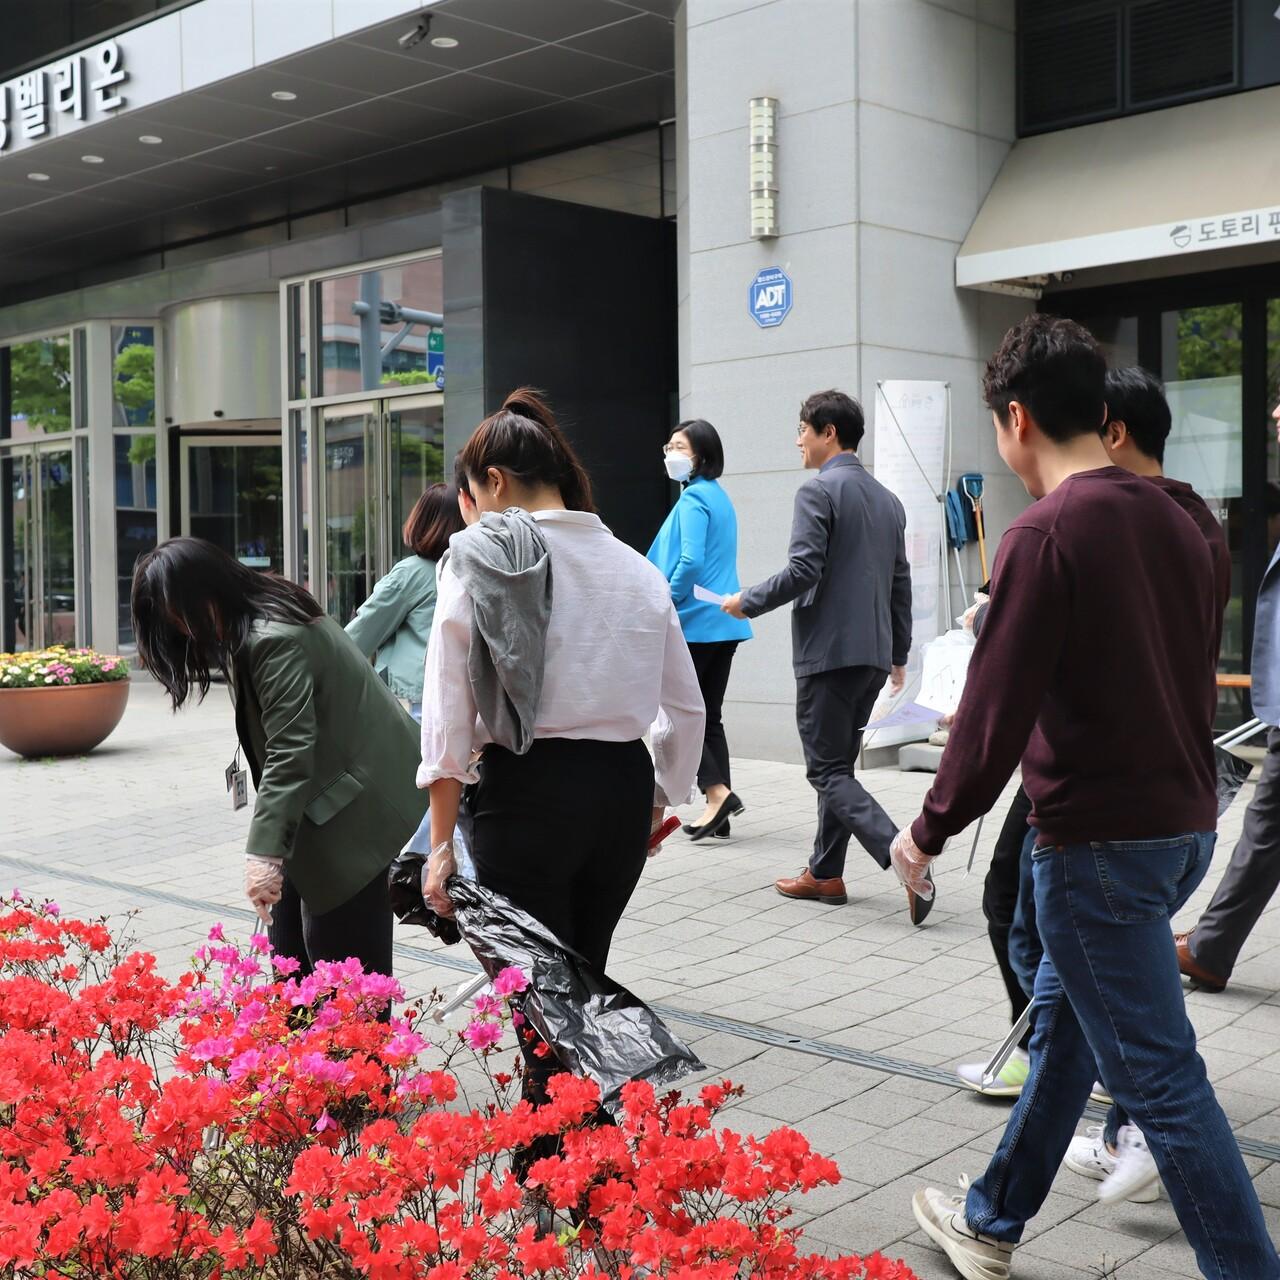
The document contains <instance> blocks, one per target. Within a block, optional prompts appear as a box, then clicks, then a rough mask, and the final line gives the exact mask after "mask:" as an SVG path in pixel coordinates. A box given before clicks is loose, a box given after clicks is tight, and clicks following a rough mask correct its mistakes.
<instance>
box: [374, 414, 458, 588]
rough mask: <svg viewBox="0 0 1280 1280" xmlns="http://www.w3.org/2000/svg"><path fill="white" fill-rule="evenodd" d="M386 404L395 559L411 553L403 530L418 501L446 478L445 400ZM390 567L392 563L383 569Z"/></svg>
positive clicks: (391, 547) (391, 545) (391, 549)
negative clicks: (401, 533)
mask: <svg viewBox="0 0 1280 1280" xmlns="http://www.w3.org/2000/svg"><path fill="white" fill-rule="evenodd" d="M385 404H386V424H387V441H388V445H387V459H388V463H389V471H390V485H389V489H390V498H391V531H390V538H389V543H388V545H389V556H388V559H389V561H391V562H394V561H396V560H403V559H404V557H405V556H407V555H408V554H409V548H408V547H406V546H405V545H404V539H403V538H402V537H401V535H400V531H401V530H402V529H403V528H404V522H405V521H406V520H407V519H408V518H409V513H410V512H411V511H412V510H413V508H414V504H415V503H416V502H417V501H418V499H419V498H420V497H421V496H422V494H423V492H424V491H425V490H426V489H428V488H429V487H430V486H431V485H433V484H436V483H438V482H439V481H441V480H443V479H444V400H443V397H441V396H438V395H435V396H423V397H418V396H414V397H413V398H412V399H397V400H388V401H386V402H385ZM390 567H391V566H390V563H388V564H387V565H386V568H384V570H383V572H384V573H385V572H386V569H387V568H390Z"/></svg>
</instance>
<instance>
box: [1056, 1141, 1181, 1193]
mask: <svg viewBox="0 0 1280 1280" xmlns="http://www.w3.org/2000/svg"><path fill="white" fill-rule="evenodd" d="M1125 1127H1126V1128H1128V1127H1129V1126H1127V1125H1126V1126H1125ZM1062 1163H1063V1164H1064V1165H1066V1167H1067V1168H1068V1169H1070V1170H1071V1172H1072V1173H1078V1174H1080V1176H1081V1177H1083V1178H1093V1179H1094V1180H1095V1181H1097V1182H1101V1183H1102V1184H1103V1186H1104V1187H1106V1186H1107V1185H1109V1180H1110V1178H1111V1176H1112V1174H1114V1173H1115V1171H1116V1163H1117V1161H1116V1157H1115V1156H1113V1155H1112V1154H1111V1152H1110V1151H1108V1150H1107V1144H1106V1140H1105V1139H1104V1138H1103V1136H1102V1126H1101V1125H1100V1124H1091V1125H1090V1126H1089V1128H1088V1130H1087V1131H1086V1132H1085V1134H1084V1135H1083V1136H1081V1137H1077V1138H1072V1139H1071V1145H1070V1146H1069V1147H1068V1148H1067V1154H1066V1156H1065V1157H1064V1159H1063V1161H1062ZM1102 1194H1103V1193H1102V1191H1099V1192H1098V1195H1099V1197H1101V1196H1102ZM1108 1198H1111V1197H1108ZM1126 1198H1127V1199H1129V1200H1133V1201H1134V1202H1135V1203H1137V1204H1150V1203H1151V1202H1152V1201H1153V1200H1159V1199H1160V1188H1159V1187H1157V1186H1148V1187H1144V1188H1142V1189H1141V1190H1139V1191H1135V1192H1134V1193H1133V1194H1132V1195H1130V1196H1128V1197H1126Z"/></svg>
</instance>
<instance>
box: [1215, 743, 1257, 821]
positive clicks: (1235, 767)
mask: <svg viewBox="0 0 1280 1280" xmlns="http://www.w3.org/2000/svg"><path fill="white" fill-rule="evenodd" d="M1213 759H1214V763H1215V764H1216V765H1217V770H1218V817H1222V815H1223V814H1224V813H1226V811H1227V810H1228V809H1230V808H1231V802H1232V801H1233V800H1234V799H1235V798H1236V796H1238V795H1239V794H1240V788H1241V787H1243V786H1244V783H1245V779H1246V778H1247V777H1248V776H1249V773H1250V771H1251V770H1252V769H1253V765H1251V764H1250V763H1249V762H1248V761H1247V760H1241V759H1240V757H1239V756H1233V755H1232V754H1231V752H1230V751H1224V750H1223V749H1222V748H1221V747H1217V746H1215V747H1214V749H1213Z"/></svg>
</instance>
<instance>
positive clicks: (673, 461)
mask: <svg viewBox="0 0 1280 1280" xmlns="http://www.w3.org/2000/svg"><path fill="white" fill-rule="evenodd" d="M663 463H664V464H665V465H666V468H667V475H669V476H670V477H671V478H672V479H673V480H675V481H677V482H678V483H680V484H683V483H684V482H685V481H686V480H687V479H688V478H689V477H690V476H691V475H692V474H693V459H692V458H691V457H689V455H688V454H685V453H674V452H672V453H669V454H667V456H666V457H665V458H663Z"/></svg>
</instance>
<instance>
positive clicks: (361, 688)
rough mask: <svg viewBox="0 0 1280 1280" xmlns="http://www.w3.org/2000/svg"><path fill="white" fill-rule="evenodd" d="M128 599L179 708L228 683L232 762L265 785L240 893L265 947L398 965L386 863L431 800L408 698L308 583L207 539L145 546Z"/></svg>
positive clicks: (301, 955)
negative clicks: (261, 927) (216, 680)
mask: <svg viewBox="0 0 1280 1280" xmlns="http://www.w3.org/2000/svg"><path fill="white" fill-rule="evenodd" d="M131 603H132V611H133V625H134V631H135V634H136V635H137V638H138V656H139V658H141V660H142V665H143V666H144V667H145V668H146V669H147V670H148V671H149V672H151V674H152V675H153V676H155V678H156V679H157V680H158V681H159V682H160V684H162V685H163V686H164V688H165V690H166V691H167V692H168V694H169V697H170V699H171V701H172V702H173V706H174V710H177V709H178V708H179V707H181V706H182V705H183V704H184V703H185V702H186V701H187V699H188V698H189V697H190V695H191V694H192V692H193V691H196V692H197V694H198V697H197V700H200V699H203V697H204V695H205V694H206V693H208V691H209V683H210V679H211V675H212V673H213V672H215V671H217V672H221V673H222V675H223V676H224V677H225V679H226V681H227V683H228V685H229V686H230V687H231V688H232V689H233V690H234V699H235V711H236V735H237V737H238V738H239V750H237V752H236V755H235V759H234V760H233V767H234V768H236V769H238V768H239V767H240V764H239V761H240V758H241V753H243V758H244V760H245V762H246V763H247V764H248V766H249V771H250V773H251V774H252V776H253V783H254V787H255V788H256V791H257V795H256V797H255V800H254V806H253V820H252V822H251V823H250V825H249V838H248V843H247V845H246V847H245V854H246V858H245V892H246V895H247V896H248V898H249V901H250V902H251V903H252V904H253V906H254V908H255V910H256V911H257V912H258V914H259V916H260V917H261V918H262V919H263V921H264V922H265V923H267V924H268V925H269V927H270V936H271V945H272V947H273V948H274V949H275V951H276V952H277V954H280V955H286V956H292V957H293V958H294V959H296V960H298V961H300V962H301V964H302V967H303V969H302V971H303V973H308V972H310V970H311V968H312V966H313V965H314V964H315V963H316V962H317V961H319V960H345V959H346V958H347V957H348V956H355V957H356V958H357V959H358V960H360V961H361V963H362V964H363V965H364V966H365V968H366V969H367V970H370V971H372V972H376V973H388V974H389V973H390V972H391V907H390V903H389V901H388V898H387V877H386V870H387V867H388V866H389V865H390V863H391V862H392V860H393V859H394V858H395V856H396V854H397V853H399V851H400V849H401V848H402V847H403V846H404V843H405V841H406V840H407V839H408V838H409V836H410V834H411V833H412V832H413V831H414V830H415V829H416V828H417V826H418V823H419V822H420V821H421V820H422V815H423V811H424V809H425V808H426V796H425V795H424V794H423V792H421V791H419V790H418V788H417V787H416V786H415V784H414V770H415V767H416V765H417V761H418V735H417V732H416V730H415V728H414V723H413V721H412V720H411V719H410V718H409V716H408V715H407V714H406V713H405V711H404V708H403V707H401V706H400V704H399V703H398V702H397V701H396V699H395V696H394V695H393V694H392V692H391V690H390V689H389V688H388V687H387V686H386V685H385V684H384V683H383V682H382V680H380V679H379V678H378V676H377V675H376V674H375V673H374V670H373V668H372V667H371V666H370V665H369V662H368V660H367V659H366V658H365V657H364V655H363V654H361V652H360V650H359V649H357V648H356V646H355V645H354V644H352V643H351V640H350V639H349V638H348V637H347V636H346V635H345V634H344V633H343V630H342V628H341V627H340V626H338V624H337V623H336V622H334V621H333V619H331V618H328V617H326V616H325V614H324V611H323V610H322V609H321V608H320V606H319V605H318V604H317V603H316V601H315V600H314V599H313V598H312V597H311V596H310V595H309V594H308V593H307V592H306V591H304V590H303V589H302V588H301V587H300V586H298V585H297V584H296V583H293V582H290V581H289V580H288V579H286V578H281V577H277V576H275V575H272V574H266V573H261V572H259V571H257V570H255V569H248V568H246V567H245V566H244V565H242V564H240V563H239V562H238V561H237V560H235V559H233V558H232V557H231V556H229V555H228V554H227V553H226V552H225V551H223V550H222V549H221V548H219V547H215V546H214V545H213V544H212V543H209V542H204V541H202V540H201V539H199V538H171V539H169V541H167V542H163V543H161V544H160V545H159V546H158V547H156V548H155V550H153V551H149V552H148V553H147V554H146V555H145V556H143V557H142V558H141V559H140V560H139V561H138V564H137V567H136V568H135V569H134V572H133V595H132V602H131ZM210 774H211V775H212V766H211V767H210ZM210 781H212V776H211V777H210Z"/></svg>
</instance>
